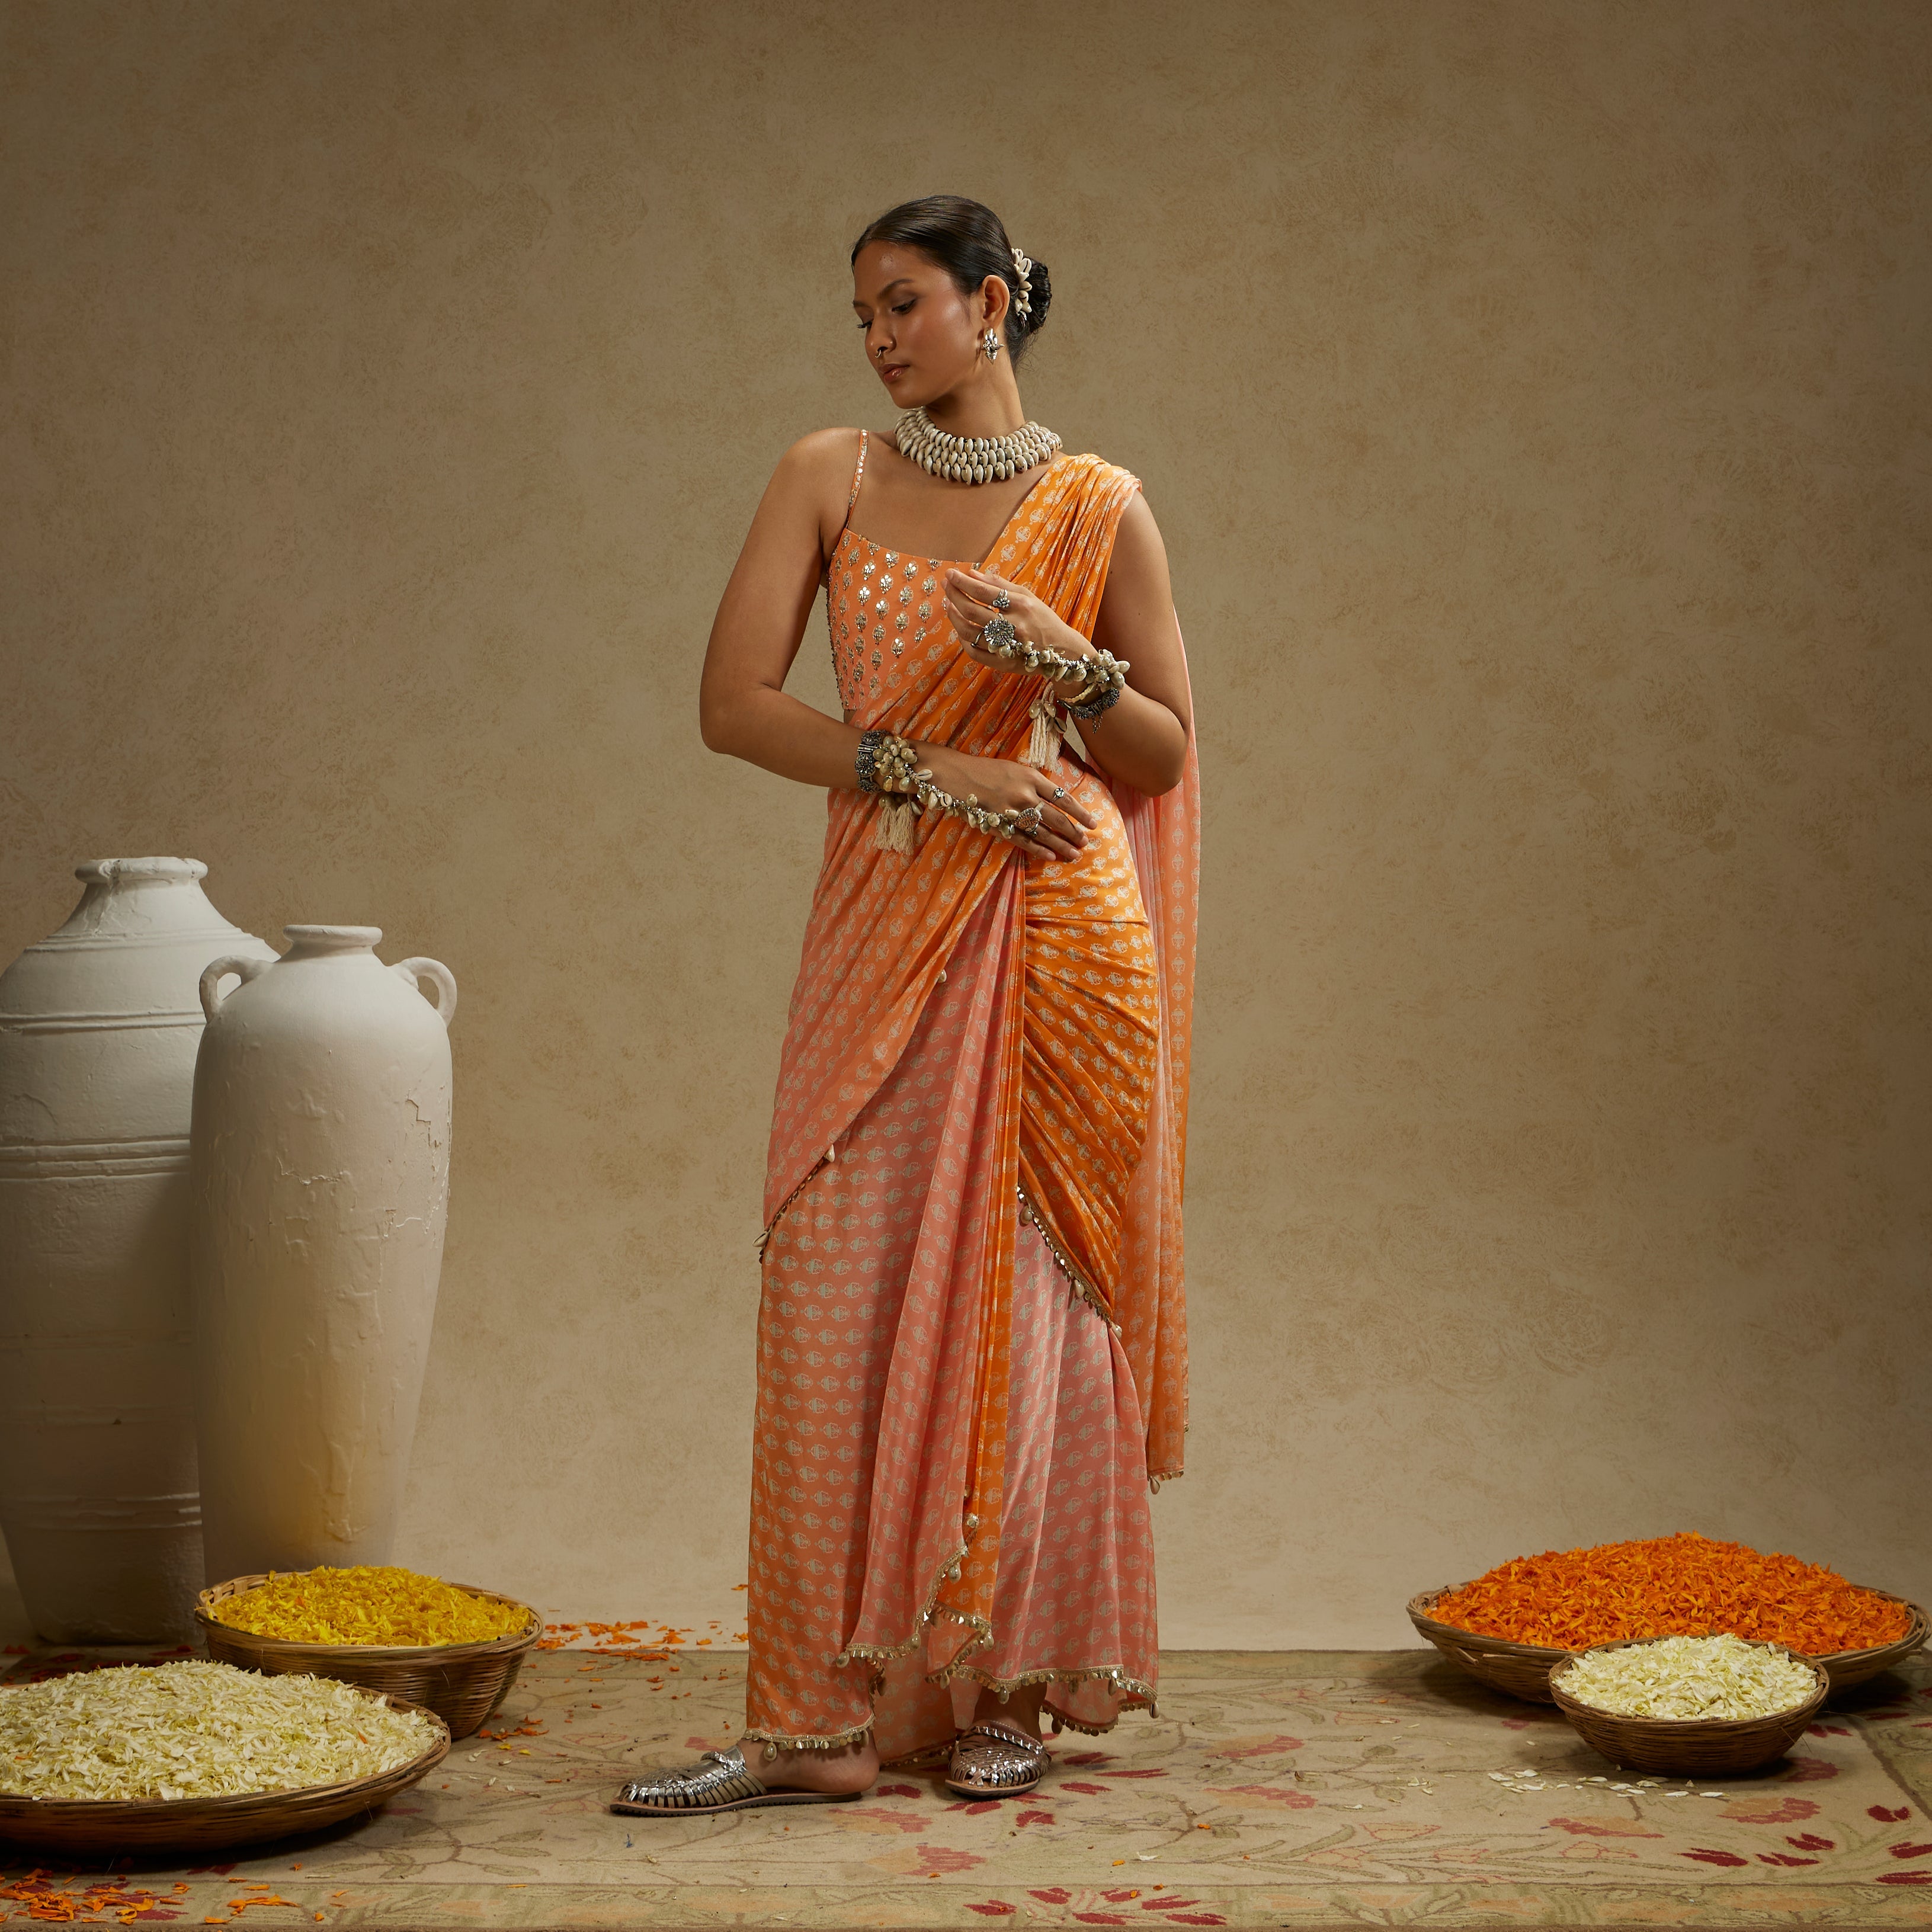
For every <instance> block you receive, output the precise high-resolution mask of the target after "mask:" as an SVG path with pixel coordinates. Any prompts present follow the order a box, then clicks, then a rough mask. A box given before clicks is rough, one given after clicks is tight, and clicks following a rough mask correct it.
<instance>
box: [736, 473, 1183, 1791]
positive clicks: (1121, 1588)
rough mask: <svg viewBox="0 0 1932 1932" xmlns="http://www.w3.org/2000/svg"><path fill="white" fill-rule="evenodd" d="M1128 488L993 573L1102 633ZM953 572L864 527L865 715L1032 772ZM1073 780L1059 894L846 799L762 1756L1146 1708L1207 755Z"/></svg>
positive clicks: (1018, 710)
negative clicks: (1009, 1715) (951, 581)
mask: <svg viewBox="0 0 1932 1932" xmlns="http://www.w3.org/2000/svg"><path fill="white" fill-rule="evenodd" d="M863 467H864V444H863V440H861V444H860V449H859V470H860V474H861V475H862V472H863ZM1138 487H1139V483H1138V482H1137V481H1136V478H1133V476H1131V475H1129V474H1128V473H1127V472H1126V471H1125V470H1123V469H1117V468H1115V467H1114V466H1112V465H1111V464H1109V463H1104V462H1103V461H1102V460H1100V458H1097V457H1094V456H1077V457H1069V456H1061V457H1059V458H1056V459H1055V461H1054V462H1053V463H1051V464H1050V465H1049V466H1048V468H1047V469H1046V472H1045V473H1044V474H1043V476H1042V478H1040V481H1038V482H1037V484H1035V485H1034V487H1033V489H1032V490H1031V492H1030V493H1028V496H1026V497H1025V498H1024V499H1022V502H1021V503H1020V505H1019V508H1017V509H1016V511H1015V512H1014V514H1013V517H1012V519H1011V520H1010V521H1009V523H1007V526H1006V528H1005V529H1004V531H1002V532H1001V535H1000V537H999V538H998V540H997V541H995V544H994V547H993V550H992V554H991V555H990V556H989V558H988V559H987V562H988V563H989V565H992V567H993V568H996V569H997V570H998V571H999V572H1000V573H1001V574H1002V575H1003V576H1005V577H1009V578H1010V579H1012V580H1014V581H1016V582H1019V583H1024V584H1025V585H1026V586H1028V588H1029V589H1031V590H1032V591H1033V592H1034V594H1035V595H1038V596H1040V597H1041V598H1043V599H1045V600H1046V601H1047V602H1049V603H1050V604H1052V606H1053V607H1054V608H1055V610H1057V611H1058V613H1060V615H1061V616H1062V617H1063V618H1064V619H1065V620H1066V622H1068V623H1069V624H1070V625H1072V626H1073V628H1075V629H1076V630H1078V631H1080V632H1081V634H1082V635H1083V636H1088V637H1091V634H1092V633H1093V629H1094V620H1095V617H1096V615H1097V612H1098V610H1099V608H1100V598H1101V594H1102V592H1103V589H1104V588H1105V586H1106V577H1107V568H1108V563H1109V559H1110V557H1111V556H1112V550H1113V545H1114V540H1115V533H1116V532H1117V530H1118V527H1119V523H1120V519H1121V514H1122V512H1123V511H1124V510H1125V508H1126V507H1127V503H1128V502H1129V501H1130V498H1131V496H1132V494H1133V491H1134V490H1136V489H1137V488H1138ZM858 489H859V478H857V477H855V478H854V480H853V499H855V500H856V496H857V493H858ZM848 515H849V505H848ZM949 567H950V565H949V562H947V560H945V559H936V558H930V557H920V556H904V555H902V554H901V553H898V552H896V551H893V550H886V549H885V548H883V547H882V546H880V545H878V544H874V543H871V541H868V539H866V538H863V537H860V536H859V535H856V533H855V532H853V531H852V530H851V529H850V527H849V526H848V527H847V529H844V531H842V532H841V534H840V536H839V538H838V543H837V544H836V546H835V548H834V550H833V553H832V559H831V561H830V563H829V565H828V568H827V570H826V605H827V613H828V616H829V623H830V628H831V631H832V653H833V659H834V662H835V666H836V667H837V670H838V679H839V685H840V690H841V694H842V696H843V697H844V703H845V705H846V707H847V709H848V711H850V712H851V713H852V715H853V717H854V719H855V721H856V722H857V723H858V724H860V725H861V726H862V727H865V728H868V729H869V728H871V727H882V728H886V729H889V730H893V731H895V732H897V733H900V734H901V735H902V736H906V737H908V738H914V739H924V740H926V741H928V742H944V743H948V744H951V745H955V746H957V747H959V748H960V749H962V750H964V751H970V752H973V753H976V754H980V755H983V756H986V757H1004V758H1019V757H1021V756H1022V754H1023V752H1024V750H1025V748H1026V747H1027V745H1028V742H1029V738H1030V736H1031V732H1032V725H1033V720H1032V718H1031V714H1030V710H1029V707H1030V706H1031V703H1032V702H1033V700H1034V698H1035V697H1037V696H1038V695H1039V694H1040V693H1041V691H1043V689H1044V685H1043V681H1042V680H1041V679H1039V678H1037V677H1034V676H1013V675H1010V674H1009V673H1004V672H1000V671H994V670H987V669H986V668H984V667H981V666H980V665H978V664H975V663H974V662H973V661H972V660H971V658H968V656H966V655H965V653H964V652H963V651H962V650H961V649H960V648H959V643H958V640H957V639H956V637H955V636H954V634H953V631H952V628H951V626H950V624H949V623H948V622H947V619H946V616H945V611H944V604H943V601H942V598H941V579H942V577H943V575H944V571H946V570H947V568H949ZM1051 769H1052V772H1053V773H1054V776H1055V781H1056V782H1057V783H1059V784H1064V786H1066V787H1067V789H1068V790H1069V791H1070V792H1071V793H1073V794H1074V795H1075V796H1076V797H1077V798H1078V799H1079V801H1080V802H1081V803H1082V805H1085V806H1086V807H1087V808H1088V809H1089V810H1090V811H1093V812H1094V813H1095V814H1096V815H1097V817H1098V818H1099V820H1100V823H1099V826H1098V827H1097V829H1095V830H1094V832H1091V833H1090V834H1089V835H1088V841H1087V844H1086V845H1085V848H1084V849H1083V850H1082V852H1081V853H1080V855H1079V856H1078V857H1077V858H1076V859H1070V860H1068V861H1066V862H1062V863H1058V864H1048V865H1042V866H1040V867H1039V868H1037V869H1033V870H1029V868H1028V866H1027V864H1026V862H1025V859H1024V858H1023V857H1022V855H1021V854H1020V853H1019V852H1018V851H1017V850H1016V849H1015V848H1014V847H1013V846H1011V845H1010V844H1006V843H1004V842H1003V841H997V840H995V839H992V838H989V837H988V836H987V835H986V834H984V833H983V832H978V831H976V830H974V829H973V828H971V826H968V825H965V824H964V823H962V822H961V821H959V820H957V819H954V818H950V817H936V816H934V815H928V816H927V817H924V818H922V820H920V822H919V828H918V836H917V838H916V841H915V848H914V850H913V852H912V853H910V855H907V854H905V853H901V852H897V851H890V850H883V849H881V847H880V844H879V843H878V842H877V836H876V832H877V821H876V818H875V814H876V813H877V811H878V810H879V807H878V805H877V802H875V800H874V799H872V798H871V797H868V796H865V795H863V794H861V793H856V792H851V791H843V790H835V791H834V792H832V793H831V794H830V814H829V824H828V826H827V828H826V843H825V856H824V861H823V867H822V869H821V871H820V875H819V880H818V886H817V892H816V893H815V895H814V899H813V902H812V909H811V918H810V921H809V923H808V927H807V930H806V933H805V947H804V957H803V962H802V965H801V968H800V971H799V977H798V980H797V983H796V987H795V989H794V991H793V996H792V1004H791V1014H790V1025H789V1028H788V1030H787V1034H786V1038H785V1043H784V1055H783V1059H782V1062H781V1070H780V1074H779V1080H778V1099H777V1106H776V1111H775V1117H774V1118H773V1121H772V1137H771V1148H770V1156H769V1166H768V1168H767V1172H766V1187H765V1221H766V1229H765V1234H764V1236H763V1239H762V1241H761V1243H760V1250H761V1254H762V1258H763V1297H762V1301H761V1304H760V1317H759V1341H758V1403H757V1425H756V1431H755V1436H754V1450H753V1475H752V1499H751V1571H750V1602H749V1631H750V1640H751V1665H750V1673H749V1682H748V1721H747V1733H746V1734H747V1736H748V1737H749V1738H751V1739H766V1740H768V1741H770V1742H775V1743H779V1744H792V1745H814V1744H816V1745H834V1744H838V1743H842V1742H847V1741H849V1740H850V1739H856V1738H858V1737H861V1736H864V1735H865V1733H866V1732H867V1731H868V1730H871V1729H873V1728H874V1726H875V1725H876V1728H877V1739H878V1743H879V1748H880V1751H881V1753H882V1754H884V1755H885V1756H886V1757H894V1756H898V1755H902V1754H904V1753H906V1752H907V1751H912V1750H914V1749H917V1748H922V1747H924V1746H926V1745H929V1744H932V1743H936V1742H941V1741H942V1740H944V1739H948V1738H950V1736H952V1732H953V1726H952V1721H951V1716H950V1702H949V1700H948V1697H947V1693H946V1691H945V1689H944V1685H945V1683H946V1682H947V1679H950V1678H951V1677H953V1676H966V1677H970V1678H974V1679H978V1680H979V1681H980V1682H983V1683H986V1684H990V1685H994V1686H995V1688H998V1689H1001V1690H1004V1689H1007V1688H1010V1687H1011V1686H1013V1685H1016V1684H1019V1683H1021V1682H1047V1683H1048V1684H1049V1691H1048V1700H1049V1709H1051V1710H1052V1711H1053V1712H1055V1714H1056V1715H1058V1717H1059V1718H1060V1719H1061V1721H1062V1722H1064V1723H1067V1724H1072V1725H1074V1726H1076V1727H1078V1728H1081V1729H1085V1730H1102V1729H1104V1728H1106V1727H1108V1726H1109V1725H1110V1724H1112V1722H1113V1721H1114V1720H1115V1718H1116V1717H1117V1716H1118V1713H1119V1712H1120V1710H1121V1709H1122V1708H1124V1707H1125V1706H1133V1705H1146V1706H1151V1704H1152V1703H1153V1700H1154V1689H1155V1683H1156V1654H1157V1646H1156V1636H1155V1623H1154V1571H1153V1561H1152V1549H1151V1529H1150V1525H1149V1521H1148V1489H1149V1487H1150V1481H1149V1479H1150V1478H1151V1479H1152V1481H1153V1483H1154V1484H1158V1483H1159V1481H1160V1480H1161V1479H1162V1478H1165V1477H1168V1476H1172V1475H1178V1474H1179V1473H1180V1472H1181V1454H1182V1439H1183V1436H1184V1432H1185V1430H1186V1427H1187V1341H1186V1328H1185V1320H1184V1304H1183V1289H1182V1271H1181V1182H1182V1175H1183V1151H1184V1139H1185V1136H1186V1130H1187V1052H1188V1037H1189V1020H1190V1009H1191V1006H1192V999H1193V968H1194V929H1195V900H1196V877H1197V871H1198V863H1197V855H1198V849H1199V846H1198V830H1197V822H1198V799H1199V783H1198V778H1197V773H1196V764H1195V760H1194V754H1193V750H1192V748H1191V747H1190V751H1189V754H1188V762H1187V772H1186V774H1185V775H1184V778H1183V780H1182V782H1181V784H1180V785H1178V787H1176V788H1175V790H1173V791H1172V792H1170V793H1166V794H1165V795H1164V796H1160V797H1158V798H1150V797H1147V796H1143V795H1142V794H1141V793H1137V792H1134V791H1132V790H1130V789H1128V788H1127V787H1122V786H1118V785H1114V784H1110V783H1109V781H1108V780H1107V779H1106V777H1105V776H1104V775H1103V774H1101V773H1100V772H1097V771H1094V770H1092V769H1089V768H1088V766H1085V764H1083V763H1081V762H1079V760H1076V759H1075V758H1073V757H1071V756H1070V755H1069V754H1067V753H1066V752H1065V751H1059V752H1058V753H1056V754H1055V755H1054V757H1053V758H1052V761H1051Z"/></svg>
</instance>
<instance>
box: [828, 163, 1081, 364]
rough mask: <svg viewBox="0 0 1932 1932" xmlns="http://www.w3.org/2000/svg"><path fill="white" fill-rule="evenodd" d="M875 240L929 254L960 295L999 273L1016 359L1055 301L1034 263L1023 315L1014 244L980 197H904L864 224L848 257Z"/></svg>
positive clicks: (1041, 264)
mask: <svg viewBox="0 0 1932 1932" xmlns="http://www.w3.org/2000/svg"><path fill="white" fill-rule="evenodd" d="M873 242H900V243H901V244H903V245H904V246H905V247H907V248H916V249H917V250H918V251H919V253H920V254H922V255H928V256H930V257H932V260H934V261H935V262H937V263H938V264H939V266H941V268H942V269H944V270H945V271H946V272H947V274H948V275H950V276H951V277H952V278H953V281H954V283H955V284H956V285H957V286H958V287H959V293H961V294H962V295H963V296H970V295H974V294H977V293H978V291H979V287H980V284H981V283H982V282H983V281H985V280H986V278H987V277H988V276H989V275H998V277H999V278H1000V279H1001V281H1003V282H1004V283H1005V284H1006V285H1007V294H1008V295H1009V296H1011V297H1012V298H1013V299H1012V300H1011V301H1010V302H1008V304H1007V315H1006V320H1005V322H1004V324H1003V325H1002V327H1003V329H1004V333H1005V336H1006V341H1007V350H1008V351H1009V352H1010V353H1011V355H1012V356H1013V361H1014V362H1015V363H1016V364H1017V363H1018V362H1019V359H1020V358H1021V357H1022V356H1023V355H1025V353H1026V350H1027V345H1028V344H1029V343H1031V341H1033V339H1034V337H1035V336H1036V335H1038V334H1039V333H1040V330H1041V329H1043V328H1044V327H1045V326H1046V310H1047V305H1048V304H1049V302H1052V300H1053V285H1052V283H1051V282H1049V281H1048V280H1047V275H1046V263H1044V262H1035V263H1033V264H1032V266H1031V267H1030V268H1029V269H1028V271H1027V275H1026V287H1027V300H1028V303H1029V305H1031V309H1032V313H1031V314H1030V315H1024V316H1023V315H1022V314H1020V311H1019V293H1020V272H1019V269H1018V267H1017V266H1016V265H1015V263H1014V261H1013V244H1012V242H1010V241H1008V240H1007V229H1006V224H1005V223H1004V222H1003V221H1001V219H1000V217H998V215H997V214H995V213H994V212H993V211H992V209H991V208H989V207H987V206H986V204H985V202H979V201H968V199H966V197H965V196H964V195H962V194H929V195H922V196H920V198H919V199H918V200H917V201H902V202H900V203H899V205H898V207H896V208H888V209H887V210H886V212H885V213H884V214H882V215H880V217H879V218H878V220H876V221H874V222H870V223H867V225H866V228H865V233H863V234H862V235H861V236H859V239H858V240H857V241H856V242H853V244H852V260H853V261H854V262H856V261H857V260H858V259H859V250H860V249H861V248H867V247H869V246H870V245H871V244H872V243H873Z"/></svg>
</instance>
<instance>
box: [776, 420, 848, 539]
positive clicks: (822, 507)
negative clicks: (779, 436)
mask: <svg viewBox="0 0 1932 1932" xmlns="http://www.w3.org/2000/svg"><path fill="white" fill-rule="evenodd" d="M858 460H859V431H856V429H815V430H814V431H811V434H809V435H808V436H802V437H799V440H797V441H796V443H793V445H792V446H791V447H790V449H787V451H786V452H784V455H782V456H781V457H780V458H778V466H777V467H776V468H775V469H773V470H772V480H771V481H770V482H769V484H766V487H765V509H766V512H770V511H776V512H777V513H778V515H779V516H780V517H781V518H782V519H783V520H784V521H785V522H787V523H808V524H811V525H812V526H815V527H816V528H817V529H818V530H819V532H820V534H821V535H825V534H827V533H829V532H831V531H833V530H835V529H838V526H839V525H840V524H841V523H843V522H844V518H845V499H846V497H847V495H849V494H850V490H851V487H852V472H853V468H854V467H855V466H856V463H857V462H858Z"/></svg>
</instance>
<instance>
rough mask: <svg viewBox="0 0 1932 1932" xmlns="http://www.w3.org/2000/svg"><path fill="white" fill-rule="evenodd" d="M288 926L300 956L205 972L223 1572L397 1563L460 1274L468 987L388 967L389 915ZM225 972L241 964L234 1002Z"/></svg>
mask: <svg viewBox="0 0 1932 1932" xmlns="http://www.w3.org/2000/svg"><path fill="white" fill-rule="evenodd" d="M285 930H286V931H287V935H288V937H289V939H290V942H291V944H290V948H289V950H288V951H287V953H284V955H283V956H281V959H277V960H275V961H273V962H272V963H269V964H266V965H264V964H263V963H262V962H259V961H256V960H252V959H251V960H248V961H238V960H219V961H216V962H213V963H212V964H211V965H209V967H208V970H207V971H205V973H204V974H202V982H201V987H202V1001H203V1003H204V1004H205V1007H206V1008H207V1012H208V1026H207V1030H206V1031H205V1033H204V1034H203V1035H202V1042H201V1052H200V1055H199V1060H198V1061H197V1063H196V1068H195V1080H194V1132H193V1156H192V1161H191V1187H190V1236H191V1253H192V1275H193V1299H194V1327H195V1367H196V1420H197V1424H198V1431H199V1441H200V1448H201V1480H202V1511H203V1516H204V1536H205V1541H206V1545H207V1570H208V1581H209V1582H210V1583H220V1582H225V1581H226V1580H229V1579H230V1578H233V1577H239V1576H243V1575H247V1574H252V1573H254V1572H255V1571H267V1570H305V1569H309V1568H314V1566H316V1565H319V1564H335V1565H347V1564H356V1563H386V1562H389V1560H390V1557H391V1555H392V1551H393V1548H394V1545H395V1535H396V1525H397V1520H398V1516H399V1514H400V1513H401V1505H402V1498H403V1487H404V1482H405V1481H406V1480H407V1476H408V1474H409V1463H410V1445H411V1442H412V1440H413V1437H414V1436H415V1433H416V1410H417V1406H418V1403H419V1400H420V1399H421V1397H422V1384H423V1370H424V1368H425V1364H426V1362H427V1360H428V1353H429V1340H430V1328H431V1322H432V1319H433V1318H434V1314H435V1311H436V1294H437V1277H438V1276H439V1275H440V1273H441V1271H442V1266H443V1228H444V1224H445V1222H446V1217H447V1213H448V1207H449V1131H450V1058H449V1031H448V1028H449V1021H450V1019H451V1016H452V1015H453V1014H454V1013H455V1010H456V983H455V980H454V979H453V978H452V977H451V975H450V972H449V968H447V967H446V966H443V965H440V964H439V963H438V962H437V961H435V960H434V959H408V960H405V961H404V962H402V964H401V965H395V966H386V965H384V964H383V962H382V961H381V960H380V959H377V956H376V954H375V950H374V948H375V947H376V945H377V942H378V941H380V939H381V938H382V937H383V935H382V933H381V931H380V929H378V928H377V927H374V926H289V927H287V928H286V929H285ZM224 971H239V972H240V973H241V974H242V976H243V977H242V983H241V985H240V986H238V987H236V989H235V991H234V992H232V993H230V994H229V995H228V996H227V997H226V998H222V997H221V996H220V991H219V983H220V978H221V976H222V974H223V972H224ZM419 980H420V981H422V982H426V983H427V984H428V987H429V988H430V989H433V991H434V995H435V1000H436V1004H434V1006H432V1005H431V1004H430V1003H429V1001H428V1000H427V999H426V998H425V997H424V995H423V993H422V992H421V991H419V989H418V983H419Z"/></svg>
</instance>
